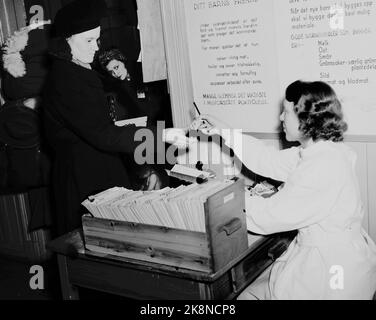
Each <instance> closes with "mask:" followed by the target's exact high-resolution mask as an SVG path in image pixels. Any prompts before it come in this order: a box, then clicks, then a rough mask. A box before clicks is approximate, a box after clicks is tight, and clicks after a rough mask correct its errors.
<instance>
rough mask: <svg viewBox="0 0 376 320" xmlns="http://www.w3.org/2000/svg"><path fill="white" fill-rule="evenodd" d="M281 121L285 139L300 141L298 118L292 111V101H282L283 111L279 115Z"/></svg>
mask: <svg viewBox="0 0 376 320" xmlns="http://www.w3.org/2000/svg"><path fill="white" fill-rule="evenodd" d="M279 119H280V120H281V121H282V125H283V131H284V132H285V134H286V140H287V141H299V142H301V141H302V138H303V136H302V133H301V132H300V131H299V119H298V116H297V115H296V113H295V111H294V103H293V102H290V101H287V100H286V99H285V100H284V101H283V111H282V113H281V115H280V117H279Z"/></svg>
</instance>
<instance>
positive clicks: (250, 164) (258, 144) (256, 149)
mask: <svg viewBox="0 0 376 320" xmlns="http://www.w3.org/2000/svg"><path fill="white" fill-rule="evenodd" d="M226 145H227V146H229V147H231V148H232V149H233V151H234V153H235V154H236V156H237V157H238V158H239V159H240V160H241V162H242V163H243V164H244V165H245V166H246V167H247V168H248V169H250V170H252V171H253V172H255V173H257V174H259V175H262V176H264V177H269V178H272V179H275V180H278V181H286V179H287V177H288V176H289V175H290V174H291V172H292V171H293V170H294V169H295V167H296V165H297V163H298V161H299V148H297V147H292V148H289V149H284V150H279V149H277V148H276V147H274V146H267V145H265V144H264V143H263V142H262V141H260V140H258V139H256V138H254V137H252V136H250V135H246V134H242V133H241V132H240V131H237V130H234V131H233V134H232V139H226Z"/></svg>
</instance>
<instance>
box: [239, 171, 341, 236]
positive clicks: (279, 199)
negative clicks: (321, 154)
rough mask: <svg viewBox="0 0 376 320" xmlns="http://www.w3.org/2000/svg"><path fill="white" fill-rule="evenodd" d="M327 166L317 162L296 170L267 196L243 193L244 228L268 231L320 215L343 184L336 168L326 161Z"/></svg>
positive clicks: (331, 204) (325, 212)
mask: <svg viewBox="0 0 376 320" xmlns="http://www.w3.org/2000/svg"><path fill="white" fill-rule="evenodd" d="M330 168H331V169H330ZM327 169H328V170H325V168H322V170H320V166H319V167H316V168H315V167H308V168H305V170H302V171H300V172H299V170H297V171H298V172H297V173H296V174H295V173H294V174H293V176H292V177H291V179H290V178H289V180H288V181H287V182H286V183H285V186H284V187H283V188H282V189H281V190H280V191H279V192H277V193H276V194H275V195H273V196H272V197H270V198H266V199H265V198H262V197H257V196H249V195H246V199H245V207H246V217H247V227H248V230H250V231H252V232H255V233H259V234H271V233H276V232H283V231H289V230H296V229H300V228H302V227H305V226H309V225H311V224H314V223H318V222H319V221H321V220H322V219H324V218H325V217H326V216H327V215H328V214H329V213H330V208H333V207H334V206H335V203H336V201H338V194H339V193H340V190H341V187H342V186H343V181H342V179H341V175H340V174H338V170H336V169H335V168H333V167H332V166H330V165H329V166H328V167H327ZM336 171H337V172H336Z"/></svg>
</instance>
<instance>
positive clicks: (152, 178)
mask: <svg viewBox="0 0 376 320" xmlns="http://www.w3.org/2000/svg"><path fill="white" fill-rule="evenodd" d="M165 176H167V174H163V173H162V172H159V171H157V170H155V169H154V168H153V167H151V166H148V165H144V166H142V167H141V169H140V170H139V171H138V172H137V178H138V179H137V180H138V182H139V183H138V186H137V189H139V190H144V191H150V190H159V189H162V188H164V187H165V186H166V184H167V181H166V177H165Z"/></svg>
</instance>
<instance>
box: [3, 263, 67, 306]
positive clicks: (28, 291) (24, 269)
mask: <svg viewBox="0 0 376 320" xmlns="http://www.w3.org/2000/svg"><path fill="white" fill-rule="evenodd" d="M33 265H34V264H33V263H29V262H21V261H20V260H15V259H11V258H8V257H0V300H55V299H56V300H59V299H61V294H60V284H59V276H58V270H57V268H56V266H55V265H54V263H53V262H48V263H43V264H41V266H42V268H43V277H40V278H39V279H43V280H41V281H39V282H38V281H33V279H32V277H33V276H35V275H36V274H37V273H35V272H32V273H30V268H31V267H32V266H33ZM30 280H32V283H35V282H37V284H38V285H39V287H40V289H38V288H36V289H34V290H33V289H32V288H31V286H30ZM34 280H35V278H34Z"/></svg>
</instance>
